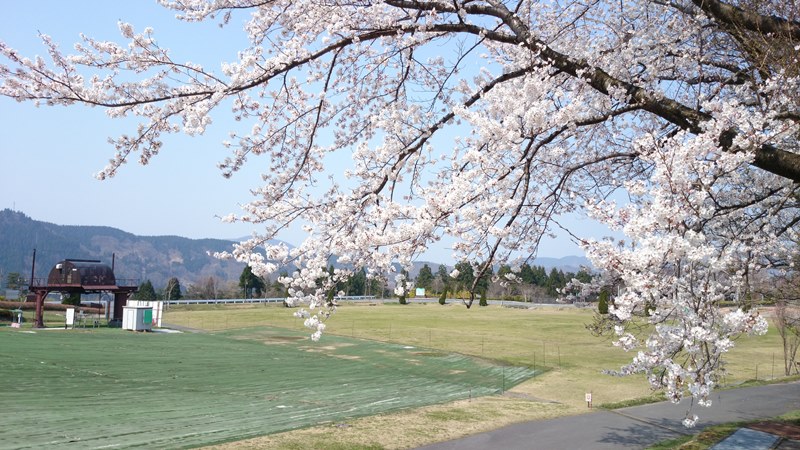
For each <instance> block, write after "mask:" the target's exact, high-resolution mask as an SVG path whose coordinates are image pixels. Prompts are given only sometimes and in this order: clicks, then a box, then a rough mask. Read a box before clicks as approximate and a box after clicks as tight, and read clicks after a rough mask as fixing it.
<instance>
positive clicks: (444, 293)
mask: <svg viewBox="0 0 800 450" xmlns="http://www.w3.org/2000/svg"><path fill="white" fill-rule="evenodd" d="M439 304H440V305H444V304H447V287H445V288H444V290H442V295H440V296H439Z"/></svg>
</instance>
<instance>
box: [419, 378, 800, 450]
mask: <svg viewBox="0 0 800 450" xmlns="http://www.w3.org/2000/svg"><path fill="white" fill-rule="evenodd" d="M689 404H690V403H689V401H688V400H684V401H683V402H681V403H680V404H678V405H674V404H672V403H669V402H662V403H654V404H650V405H642V406H634V407H630V408H622V409H619V410H616V411H596V412H593V413H589V414H584V415H580V416H572V417H562V418H559V419H551V420H542V421H535V422H526V423H520V424H516V425H511V426H508V427H505V428H500V429H497V430H494V431H490V432H487V433H481V434H476V435H473V436H469V437H466V438H462V439H457V440H453V441H447V442H441V443H438V444H433V445H428V446H425V447H420V449H419V450H452V449H458V450H485V449H503V450H515V449H519V450H523V449H525V450H529V449H530V450H533V449H575V450H579V449H592V450H598V449H641V448H645V447H647V446H649V445H652V444H654V443H656V442H659V441H662V440H665V439H672V438H676V437H679V436H680V435H682V434H691V433H695V432H697V431H698V429H700V428H704V427H707V426H709V425H717V424H720V423H726V422H733V421H740V420H755V419H762V418H767V417H774V416H778V415H781V414H784V413H786V412H788V411H792V410H796V409H800V382H794V383H786V384H773V385H769V386H758V387H751V388H742V389H731V390H727V391H718V392H717V393H715V396H714V403H713V406H712V407H711V408H703V407H699V406H695V408H694V409H695V411H694V412H695V414H697V415H698V416H700V420H699V421H698V423H697V428H696V429H691V430H687V429H685V428H684V427H683V425H681V421H682V420H683V418H684V417H685V415H686V410H687V408H688V405H689Z"/></svg>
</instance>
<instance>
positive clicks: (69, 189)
mask: <svg viewBox="0 0 800 450" xmlns="http://www.w3.org/2000/svg"><path fill="white" fill-rule="evenodd" d="M4 6H5V7H4V14H3V15H0V40H2V41H4V42H5V43H6V44H8V45H9V46H11V47H13V48H15V49H17V50H19V51H20V53H21V54H23V55H25V56H28V57H33V56H35V55H44V54H45V50H44V47H43V46H42V45H41V41H40V39H39V37H38V33H39V32H41V33H44V34H48V35H50V36H52V37H53V39H54V41H55V42H58V43H59V44H60V45H61V49H62V51H63V52H64V53H67V54H69V53H72V45H73V44H74V43H75V42H78V41H79V40H80V37H79V34H80V33H84V34H86V35H88V36H90V37H93V38H97V39H105V40H115V41H120V37H119V36H120V35H119V31H118V28H117V22H118V21H119V20H122V21H125V22H129V23H131V24H133V25H134V27H135V29H136V30H137V31H141V30H142V29H144V28H145V27H147V26H151V27H153V28H154V29H155V36H156V39H157V40H158V41H159V44H160V45H161V46H162V47H166V48H169V49H171V51H172V55H173V58H174V59H176V60H180V61H192V62H196V63H200V64H202V65H204V66H205V67H206V68H207V69H213V70H215V71H218V70H219V63H220V62H222V61H223V60H228V61H232V60H234V59H235V55H236V51H237V50H239V49H240V48H243V45H244V44H245V42H244V37H243V33H242V32H241V31H239V30H241V27H240V26H238V24H237V23H236V22H237V20H238V22H241V21H242V20H243V18H242V17H241V16H240V17H238V18H236V17H234V20H233V23H231V24H230V25H228V27H226V28H224V29H220V28H219V27H218V26H217V25H216V23H205V24H187V23H183V22H179V21H177V20H175V19H173V13H172V12H171V11H168V10H166V9H163V8H161V7H160V6H158V4H156V2H155V1H137V2H133V1H126V2H123V1H120V2H110V1H102V0H70V1H52V0H40V1H37V2H10V3H8V4H6V5H4ZM215 119H216V121H215V124H214V125H212V127H210V129H209V130H208V131H207V133H206V134H205V135H203V136H199V137H188V136H184V135H176V136H174V137H170V138H169V139H167V140H165V144H164V147H163V148H162V151H161V153H160V154H159V155H158V156H157V157H155V158H154V159H153V160H152V161H151V163H150V164H149V165H148V166H140V165H139V164H136V163H131V164H127V165H126V166H125V167H124V168H123V170H121V171H120V172H119V173H118V174H117V176H116V177H114V178H113V179H110V180H107V181H103V182H101V181H98V180H96V179H95V178H94V174H95V173H96V172H98V171H99V170H100V169H101V168H103V167H104V166H105V164H106V161H107V160H108V159H109V158H110V157H111V156H113V153H114V149H113V147H112V146H111V145H110V144H108V142H107V139H108V137H112V136H113V137H115V136H117V135H119V134H121V133H123V132H129V131H130V130H132V129H134V127H135V123H133V122H123V121H119V120H111V119H108V118H107V117H106V116H105V113H104V111H103V110H101V109H97V108H88V107H80V106H79V107H75V106H72V107H69V108H65V107H41V108H36V107H34V106H33V105H31V104H26V103H17V102H15V101H12V100H10V99H7V98H3V97H0V209H4V208H11V209H15V210H17V211H21V212H24V213H25V214H27V215H29V216H31V217H32V218H33V219H36V220H42V221H46V222H52V223H57V224H63V225H102V226H110V227H115V228H119V229H122V230H124V231H128V232H131V233H135V234H139V235H178V236H185V237H189V238H226V239H227V238H236V237H242V236H247V235H249V234H250V232H251V231H252V230H253V228H252V225H248V224H225V223H221V222H220V220H219V219H218V216H224V215H226V214H228V213H231V212H234V213H238V212H239V208H238V205H239V204H242V203H246V202H247V201H249V200H250V195H249V191H248V189H250V188H253V187H256V186H257V185H258V183H259V181H260V179H259V173H260V171H259V168H258V163H259V162H258V161H257V160H255V161H252V162H251V164H250V165H249V166H248V167H246V168H245V169H244V170H243V171H241V172H239V173H238V174H236V175H235V176H234V177H233V178H232V179H228V180H226V179H224V178H223V177H222V176H221V175H220V172H219V171H218V169H217V168H216V163H217V162H219V161H220V160H222V159H223V158H224V157H225V156H226V155H227V153H226V150H225V149H224V148H223V147H222V145H221V144H220V143H221V141H222V140H224V139H225V138H226V136H227V131H228V127H226V123H225V120H226V118H225V117H224V115H217V117H216V118H215ZM253 163H255V164H253ZM570 222H572V223H573V225H575V226H577V227H578V228H583V229H587V227H592V225H591V224H589V223H586V222H582V221H570ZM303 237H304V236H303V235H302V234H296V235H293V234H291V233H289V234H287V235H285V236H282V238H284V239H285V240H287V241H288V242H290V243H293V244H298V243H299V242H300V241H301V240H302V238H303ZM444 247H446V244H445V245H444ZM580 254H582V252H581V251H580V249H578V248H577V246H575V245H574V244H573V243H571V242H569V240H568V239H566V238H559V239H556V240H547V241H546V242H544V243H543V246H542V248H541V250H540V255H539V256H550V257H560V256H567V255H580ZM426 259H431V260H434V261H441V262H448V261H450V257H449V251H448V250H447V249H446V248H438V249H435V250H432V251H431V252H429V254H428V255H426Z"/></svg>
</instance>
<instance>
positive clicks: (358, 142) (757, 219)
mask: <svg viewBox="0 0 800 450" xmlns="http://www.w3.org/2000/svg"><path fill="white" fill-rule="evenodd" d="M161 3H162V4H163V5H164V6H165V7H167V8H171V9H173V10H175V11H177V13H178V18H179V19H180V20H185V21H206V20H217V21H219V22H220V24H221V25H223V26H225V25H226V24H229V23H231V17H233V16H237V17H238V15H240V14H242V15H243V14H249V16H248V17H247V20H246V24H245V27H244V32H245V33H246V34H247V37H248V38H249V46H248V47H247V48H244V49H242V51H241V52H240V53H239V56H238V59H237V60H236V61H228V62H223V64H222V65H221V69H220V70H213V69H209V68H205V67H201V66H200V65H198V64H194V63H185V62H179V61H174V60H173V59H172V58H171V56H170V53H169V52H168V51H167V50H166V48H164V47H162V45H161V43H159V42H157V40H156V37H155V36H156V34H155V31H154V30H151V29H145V30H142V31H136V29H135V28H134V26H133V25H131V24H127V23H120V25H119V28H120V31H121V33H122V41H123V43H122V44H120V43H116V42H103V41H98V40H94V39H92V38H91V37H84V38H83V41H82V42H81V43H79V44H78V45H77V46H76V47H75V48H76V50H75V53H74V54H72V55H65V54H63V53H62V51H61V50H60V48H59V47H58V46H57V45H56V43H54V42H52V40H51V39H50V38H48V37H47V36H46V35H42V40H43V42H44V44H45V46H46V48H47V52H48V55H49V58H50V59H51V61H50V62H47V61H45V60H44V59H42V58H34V59H29V58H26V57H24V56H23V55H20V54H19V53H18V52H17V51H15V50H14V49H12V48H10V47H8V46H7V45H5V44H2V43H0V54H2V55H3V57H4V59H5V64H3V65H2V66H0V80H2V84H0V95H5V96H8V97H11V98H14V99H17V100H20V101H33V102H36V103H38V104H46V105H71V104H76V103H79V104H88V105H92V106H100V107H104V108H107V111H108V113H109V115H110V116H111V117H114V118H123V117H131V116H132V117H137V118H139V120H140V121H141V122H140V125H139V126H138V127H137V128H136V129H134V130H132V132H131V134H125V135H122V136H119V137H117V138H113V139H112V140H111V142H112V144H113V146H114V148H115V149H116V154H115V155H114V157H113V158H112V160H111V162H110V164H109V165H108V166H107V167H105V168H104V169H103V170H102V171H100V173H99V174H98V177H99V178H101V179H102V178H107V177H110V176H113V175H114V174H116V172H117V171H118V170H119V169H120V167H121V166H122V165H123V163H125V162H126V161H128V160H131V159H135V158H138V160H139V161H140V162H141V163H147V162H148V161H149V160H150V159H151V158H153V157H154V156H156V155H157V154H158V153H159V152H160V151H161V147H162V142H163V138H164V135H166V134H170V133H177V132H184V133H187V134H189V135H201V134H203V133H204V132H205V130H206V127H207V126H208V125H209V124H210V123H211V118H212V113H215V112H216V111H217V110H222V109H228V110H229V111H230V114H232V115H233V116H234V117H235V118H236V120H237V121H238V122H237V123H241V124H242V125H243V126H242V127H240V128H237V129H233V130H231V136H232V138H231V140H230V141H229V142H224V143H223V145H224V147H226V148H228V149H229V150H230V153H229V155H228V156H227V157H226V158H224V159H223V160H222V161H221V163H220V164H219V166H220V168H221V170H222V174H223V175H224V176H232V175H234V173H235V172H236V171H237V170H238V169H239V168H240V167H242V165H243V164H245V163H249V162H251V161H254V160H260V159H263V160H264V161H263V163H262V164H263V167H264V169H263V172H264V175H263V180H264V182H263V185H262V186H259V187H256V188H254V189H253V190H252V192H253V195H254V196H255V198H254V199H253V201H252V202H251V203H249V204H247V205H245V206H244V207H243V211H242V213H240V214H232V215H231V216H229V217H228V218H227V219H228V220H231V221H246V222H251V223H254V224H260V225H261V233H260V234H259V235H255V236H254V237H253V238H252V239H250V240H248V241H246V242H243V243H242V244H241V245H239V246H238V247H237V248H236V249H235V250H234V251H233V252H231V253H230V254H227V255H222V256H229V257H233V258H236V259H238V260H241V261H245V262H247V263H248V264H249V265H250V266H251V267H252V268H253V271H254V273H256V274H257V275H259V276H264V275H266V274H268V273H271V272H274V271H275V269H276V267H278V263H276V262H275V261H278V262H279V263H289V262H292V263H295V264H296V265H297V266H298V267H300V269H301V270H298V271H297V272H295V273H293V274H291V276H286V277H283V278H282V281H283V282H284V283H285V284H286V285H287V286H288V290H289V295H290V296H291V297H292V298H293V299H295V300H297V301H307V302H310V303H311V304H312V305H313V306H315V307H316V306H321V307H322V309H315V310H314V311H316V312H317V313H316V314H311V313H309V312H307V311H305V310H303V311H301V313H300V315H301V316H303V317H305V318H306V324H307V325H308V326H309V327H311V328H313V329H314V330H315V332H314V335H313V336H314V337H315V338H317V339H318V338H319V336H320V333H321V331H322V329H323V328H324V323H323V322H324V320H325V319H326V318H327V317H329V315H330V311H329V310H328V309H326V308H332V307H334V306H333V305H331V304H329V303H326V301H325V293H326V292H327V291H329V290H330V288H331V286H334V285H335V284H336V283H337V282H339V281H341V279H344V278H345V277H347V276H349V275H350V274H352V271H350V273H348V271H347V270H340V271H337V272H336V274H335V275H333V276H329V275H328V274H327V271H326V268H327V264H328V258H329V257H331V255H337V257H338V259H339V263H340V264H343V265H346V266H347V267H357V268H360V267H365V268H367V273H368V275H370V276H372V275H375V274H382V273H388V272H395V273H396V274H397V275H395V280H394V281H395V283H396V284H397V286H398V289H397V292H398V293H399V295H402V293H403V290H404V289H405V288H407V287H408V285H409V281H410V280H407V279H406V277H405V276H404V275H403V272H402V271H399V270H397V268H396V266H395V264H399V265H400V266H401V267H403V268H406V269H407V268H409V267H410V264H411V261H413V260H414V259H415V258H416V257H417V256H418V255H420V254H421V253H422V252H424V251H425V250H426V249H427V248H428V246H429V245H431V244H432V243H434V242H437V241H439V240H440V239H441V238H442V237H444V236H451V237H453V238H454V241H455V243H454V244H453V250H454V260H456V261H462V260H463V261H469V262H470V263H471V264H472V268H473V271H474V274H473V275H474V276H473V285H472V286H471V291H472V293H473V296H474V293H475V292H476V288H477V285H476V284H474V283H477V282H478V281H479V280H482V279H484V277H483V276H484V275H485V274H488V273H489V271H490V268H491V267H492V266H493V264H498V263H499V264H502V263H505V262H509V263H510V265H511V266H512V268H514V269H518V268H519V267H520V261H517V260H516V259H517V256H518V255H535V254H536V251H537V248H538V245H539V242H540V240H541V238H542V236H545V235H548V234H549V233H552V232H553V231H554V230H558V229H561V228H566V227H567V225H566V224H565V223H564V221H563V217H564V216H565V215H569V214H573V215H574V214H577V215H582V216H584V217H590V218H593V219H595V220H597V221H599V222H602V223H604V224H605V225H607V226H608V227H609V228H611V229H612V230H618V231H620V232H621V233H623V234H624V235H625V239H624V240H623V241H622V242H618V241H610V240H603V239H597V238H596V237H593V236H582V235H579V233H578V232H577V230H569V229H567V231H568V232H570V233H571V235H572V236H573V239H574V240H575V241H576V242H578V243H579V244H580V245H581V246H582V247H583V248H584V250H585V251H586V254H587V256H588V257H589V258H590V259H591V261H592V263H593V264H594V265H595V267H597V268H598V269H600V270H601V271H602V272H603V276H602V277H596V278H594V279H592V281H591V282H588V283H582V284H581V285H580V286H581V287H582V288H583V291H584V293H589V292H590V291H594V292H597V291H599V290H601V289H603V288H604V287H606V286H608V285H615V286H624V291H622V292H620V294H619V295H618V296H617V297H616V298H615V299H614V301H613V306H612V307H610V308H609V309H610V311H609V313H610V314H611V315H613V316H614V317H615V318H616V320H618V321H619V325H618V326H617V327H615V331H616V333H617V343H618V344H619V345H620V346H621V347H623V348H625V349H628V350H633V349H638V350H640V351H639V352H638V353H637V355H636V356H635V357H634V358H633V361H632V363H631V364H630V365H627V366H626V367H624V368H622V369H621V370H620V372H621V373H634V372H643V373H645V374H647V375H648V377H649V380H650V382H651V383H652V384H653V386H654V387H664V388H666V389H667V391H668V392H669V394H670V396H671V397H672V398H673V399H675V400H679V399H680V398H681V397H682V396H683V395H684V394H686V393H691V394H692V395H693V396H695V397H696V398H697V399H698V400H699V403H700V404H708V403H709V392H710V391H711V389H712V388H713V387H714V386H715V385H716V383H717V380H718V376H719V369H720V361H721V356H722V355H723V354H724V353H725V352H726V351H727V350H728V349H729V348H730V347H731V346H732V345H733V343H732V342H733V341H732V340H733V339H734V338H735V337H737V336H738V335H740V334H743V333H761V332H764V331H765V329H766V321H765V320H764V319H763V317H761V316H760V315H759V313H758V311H757V309H756V308H739V309H737V308H734V309H733V310H721V309H720V308H718V304H719V302H720V301H722V300H724V299H730V298H737V299H739V298H748V296H747V295H745V294H746V292H748V290H749V289H750V283H751V280H752V278H753V276H754V274H756V273H758V272H759V271H763V270H766V269H769V270H779V269H780V268H781V267H783V265H785V264H786V262H787V261H789V260H790V257H791V255H792V254H796V253H797V251H798V250H797V244H796V243H797V241H798V239H797V235H798V223H800V212H799V210H800V183H798V182H800V150H799V149H798V137H800V110H798V104H800V77H799V74H798V72H800V62H799V61H798V53H800V23H799V22H798V18H797V14H798V11H799V9H798V8H797V4H796V3H795V2H791V1H789V2H786V1H779V0H764V1H759V2H751V1H745V0H727V1H722V0H674V1H670V2H666V1H660V0H631V1H625V2H619V1H610V0H605V1H604V0H599V1H594V2H588V3H587V2H583V3H581V2H533V1H530V0H517V1H515V0H477V1H475V0H455V1H447V2H445V1H439V0H430V1H428V0H423V1H416V0H415V1H410V0H383V1H376V2H370V1H362V2H350V1H347V2H341V1H337V0H331V1H324V2H320V1H317V0H274V1H267V2H265V1H262V0H258V1H255V0H237V1H234V0H220V1H203V0H181V1H170V0H162V1H161ZM332 158H339V159H343V158H344V159H346V160H348V161H352V165H351V166H350V168H349V169H347V170H346V171H344V172H343V173H336V174H331V173H328V172H327V171H326V170H325V168H326V167H327V166H326V161H330V160H331V159H332ZM295 224H298V225H299V226H300V225H301V226H303V227H305V229H306V230H307V231H308V232H309V238H308V239H307V240H306V241H305V242H303V243H302V244H301V245H300V246H298V247H297V248H293V249H291V250H290V249H289V248H287V247H286V246H283V245H269V244H268V243H267V242H268V240H269V239H270V238H272V237H274V236H276V235H277V233H279V232H280V230H282V229H284V228H286V227H289V226H294V225H295ZM261 246H266V251H265V252H264V251H261V250H259V249H260V248H261ZM514 276H515V272H512V273H507V274H505V275H504V277H506V279H507V280H509V281H513V278H514ZM320 279H324V282H323V283H317V280H320ZM646 306H647V308H648V309H649V310H651V311H652V314H651V315H650V316H649V317H648V320H650V322H651V323H652V324H653V328H652V330H653V332H652V333H651V334H649V335H646V336H640V335H636V334H634V332H633V331H632V330H629V329H628V328H627V326H626V325H627V324H628V323H629V321H630V320H631V319H632V317H634V316H635V315H636V314H640V313H641V311H642V310H643V309H644V308H645V307H646ZM694 420H695V418H694V417H687V420H686V423H687V425H691V424H693V423H694Z"/></svg>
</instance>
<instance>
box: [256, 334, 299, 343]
mask: <svg viewBox="0 0 800 450" xmlns="http://www.w3.org/2000/svg"><path fill="white" fill-rule="evenodd" d="M303 339H305V336H269V337H267V338H265V339H264V340H263V341H262V342H264V343H265V344H267V345H273V344H288V343H290V342H297V341H302V340H303Z"/></svg>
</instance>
